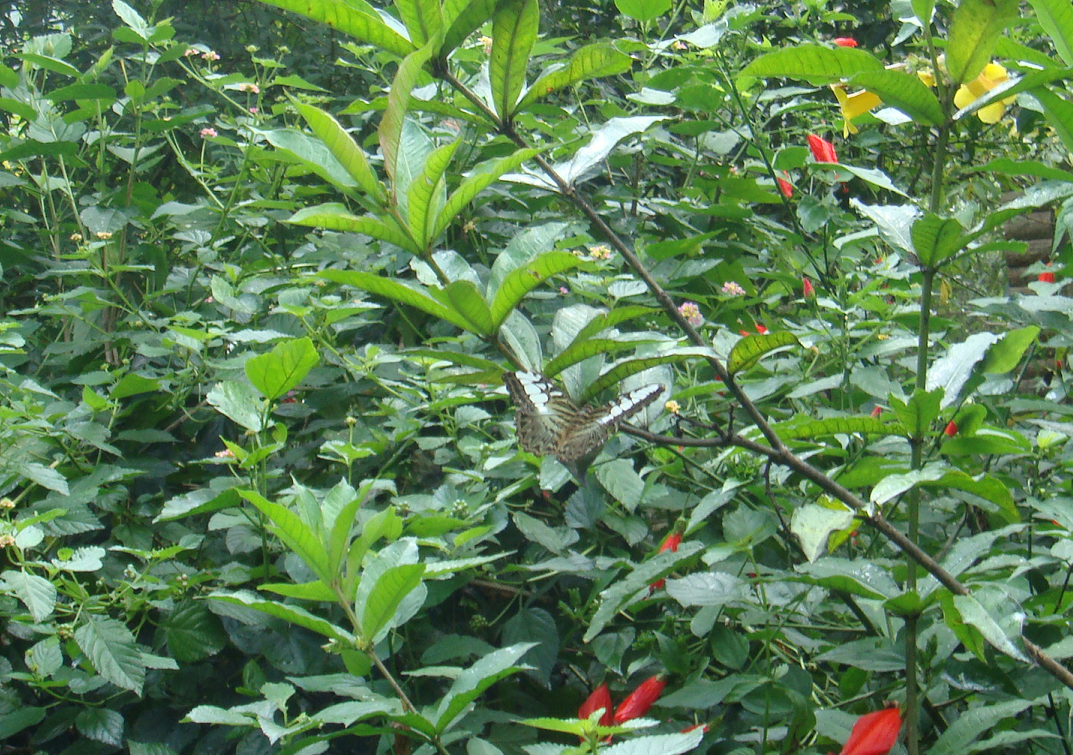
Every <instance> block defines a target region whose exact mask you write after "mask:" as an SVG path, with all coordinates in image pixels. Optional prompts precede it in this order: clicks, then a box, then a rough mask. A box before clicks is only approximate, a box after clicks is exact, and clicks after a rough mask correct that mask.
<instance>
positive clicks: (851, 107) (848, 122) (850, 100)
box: [831, 86, 883, 137]
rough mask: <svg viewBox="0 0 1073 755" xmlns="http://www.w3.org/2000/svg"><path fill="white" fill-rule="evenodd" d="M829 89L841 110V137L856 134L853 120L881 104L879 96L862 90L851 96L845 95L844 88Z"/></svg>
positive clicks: (834, 87)
mask: <svg viewBox="0 0 1073 755" xmlns="http://www.w3.org/2000/svg"><path fill="white" fill-rule="evenodd" d="M831 89H833V90H834V91H835V97H837V98H838V104H839V106H840V107H841V108H842V119H843V121H844V125H843V127H842V136H844V137H845V136H849V135H850V134H856V133H857V127H856V126H854V125H853V119H854V118H859V117H860V116H862V115H864V114H865V113H867V112H868V111H869V110H871V109H872V108H875V107H878V106H879V105H882V104H883V100H881V99H879V95H877V94H873V93H872V92H869V91H867V90H864V89H862V90H861V91H859V92H854V93H853V94H847V93H846V88H845V87H841V86H833V87H831Z"/></svg>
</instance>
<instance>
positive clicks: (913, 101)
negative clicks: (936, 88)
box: [849, 70, 945, 126]
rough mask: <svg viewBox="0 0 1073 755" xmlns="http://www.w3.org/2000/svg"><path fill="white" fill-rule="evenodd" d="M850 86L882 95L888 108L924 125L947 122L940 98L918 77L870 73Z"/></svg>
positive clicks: (856, 77)
mask: <svg viewBox="0 0 1073 755" xmlns="http://www.w3.org/2000/svg"><path fill="white" fill-rule="evenodd" d="M849 83H850V84H852V85H854V86H858V87H861V88H862V89H867V90H868V91H869V92H872V93H873V94H876V95H878V96H879V98H880V99H881V100H883V104H884V105H889V106H890V107H892V108H895V109H896V110H900V111H902V112H903V113H905V114H906V115H908V116H909V117H910V118H912V119H913V120H914V121H915V122H916V123H918V124H921V125H923V126H940V125H942V123H943V121H944V120H945V118H944V117H943V107H942V105H940V104H939V99H938V98H937V97H936V96H935V94H934V93H933V92H932V91H931V90H930V89H928V87H927V86H926V85H925V84H924V82H922V81H921V80H920V77H919V76H917V75H915V74H912V73H907V72H905V71H896V70H882V71H868V72H865V73H859V74H857V75H856V76H854V77H853V78H852V79H850V82H849Z"/></svg>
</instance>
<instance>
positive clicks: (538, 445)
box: [503, 372, 578, 456]
mask: <svg viewBox="0 0 1073 755" xmlns="http://www.w3.org/2000/svg"><path fill="white" fill-rule="evenodd" d="M503 382H504V383H505V384H506V386H507V392H508V393H509V394H510V397H511V399H513V400H514V404H515V406H517V408H518V411H517V414H516V416H515V420H514V423H515V427H516V428H517V430H518V445H520V446H521V447H522V450H523V451H528V452H529V453H531V454H536V455H537V456H546V455H548V454H554V453H557V452H558V450H559V445H560V441H561V439H562V437H563V435H564V433H565V432H566V430H567V429H568V428H569V427H570V426H571V425H573V424H575V423H576V418H577V414H578V408H577V406H576V405H575V404H574V402H573V401H571V400H570V399H569V397H567V395H566V394H565V393H563V392H562V391H561V390H559V389H558V388H556V387H555V384H554V383H552V382H551V381H550V380H548V379H547V378H545V377H544V376H543V375H538V374H537V373H535V372H506V373H504V374H503Z"/></svg>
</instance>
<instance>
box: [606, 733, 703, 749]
mask: <svg viewBox="0 0 1073 755" xmlns="http://www.w3.org/2000/svg"><path fill="white" fill-rule="evenodd" d="M702 739H704V728H703V727H697V728H695V729H693V730H692V731H683V732H680V733H677V734H652V735H650V736H646V737H633V738H631V739H627V740H624V741H622V742H618V743H617V744H613V745H611V746H610V747H601V748H600V752H601V753H603V754H604V755H682V753H685V752H689V751H690V750H693V749H695V748H696V747H697V745H699V744H700V741H701V740H702Z"/></svg>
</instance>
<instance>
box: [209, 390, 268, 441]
mask: <svg viewBox="0 0 1073 755" xmlns="http://www.w3.org/2000/svg"><path fill="white" fill-rule="evenodd" d="M205 400H206V401H208V402H209V405H210V406H213V407H215V409H216V411H218V412H220V414H223V415H224V416H225V417H227V418H229V419H231V420H233V421H234V422H236V423H237V424H239V425H241V426H242V427H244V428H246V429H247V430H252V431H253V432H255V433H259V432H261V430H263V429H264V402H263V401H262V399H261V398H260V397H259V396H258V395H257V394H256V393H254V390H253V387H252V386H250V385H248V384H247V383H238V382H236V381H234V380H226V381H224V382H222V383H217V384H216V385H215V386H213V387H212V390H210V391H209V393H208V395H207V396H205Z"/></svg>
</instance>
